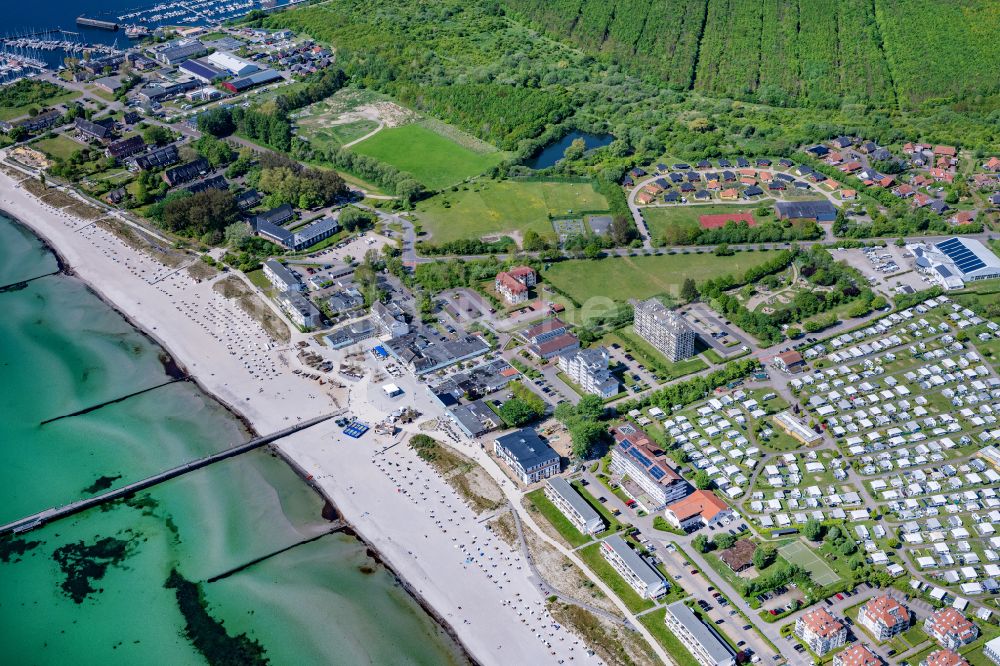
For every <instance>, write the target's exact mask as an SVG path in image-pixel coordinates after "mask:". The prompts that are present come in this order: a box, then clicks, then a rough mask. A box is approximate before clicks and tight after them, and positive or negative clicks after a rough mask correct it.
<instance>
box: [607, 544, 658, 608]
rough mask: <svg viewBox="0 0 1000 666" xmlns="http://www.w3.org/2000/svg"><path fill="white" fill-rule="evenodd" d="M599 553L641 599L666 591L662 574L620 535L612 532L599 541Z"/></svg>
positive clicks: (652, 597)
mask: <svg viewBox="0 0 1000 666" xmlns="http://www.w3.org/2000/svg"><path fill="white" fill-rule="evenodd" d="M601 555H603V556H604V559H606V560H607V561H608V563H609V564H610V565H611V566H612V567H613V568H614V570H615V571H617V572H618V573H619V574H620V575H621V577H622V578H624V579H625V582H626V583H628V584H629V586H630V587H631V588H632V589H633V590H635V591H636V592H637V593H638V594H639V596H641V597H642V598H643V599H656V598H658V597H662V596H663V595H664V594H666V593H667V581H665V580H664V579H663V576H661V575H660V573H659V572H658V571H657V570H656V569H654V568H653V567H651V566H650V565H649V562H647V561H646V560H644V559H642V557H641V556H640V555H639V553H637V552H635V551H634V550H632V547H631V546H630V545H628V543H626V541H625V539H623V538H621V536H620V535H618V534H612V535H611V536H609V537H608V538H607V539H605V540H604V541H602V542H601Z"/></svg>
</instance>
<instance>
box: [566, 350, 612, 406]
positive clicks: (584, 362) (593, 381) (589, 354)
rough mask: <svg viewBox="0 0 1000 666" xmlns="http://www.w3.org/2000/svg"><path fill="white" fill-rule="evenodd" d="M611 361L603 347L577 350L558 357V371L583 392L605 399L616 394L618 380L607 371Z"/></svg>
mask: <svg viewBox="0 0 1000 666" xmlns="http://www.w3.org/2000/svg"><path fill="white" fill-rule="evenodd" d="M610 360H611V356H610V354H608V350H607V349H605V348H604V347H593V348H591V349H577V350H575V351H571V352H568V353H566V354H563V355H562V356H560V357H559V369H560V370H562V371H563V372H565V373H566V376H567V377H569V378H570V379H571V380H572V381H573V382H574V383H575V384H576V385H577V386H579V387H580V388H581V389H582V390H583V391H584V392H586V393H592V394H593V395H596V396H600V397H601V398H604V399H607V398H610V397H612V396H614V395H617V394H618V390H619V386H620V385H619V383H618V379H617V378H616V377H615V376H614V375H612V374H611V371H610V370H608V362H609V361H610Z"/></svg>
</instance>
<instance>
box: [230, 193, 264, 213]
mask: <svg viewBox="0 0 1000 666" xmlns="http://www.w3.org/2000/svg"><path fill="white" fill-rule="evenodd" d="M263 198H264V197H262V196H261V194H260V192H258V191H257V190H254V189H249V190H243V191H242V192H240V193H239V194H237V195H236V206H237V208H239V209H240V210H249V209H251V208H253V207H254V206H256V205H257V204H259V203H260V202H261V200H262V199H263Z"/></svg>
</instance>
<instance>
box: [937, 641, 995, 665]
mask: <svg viewBox="0 0 1000 666" xmlns="http://www.w3.org/2000/svg"><path fill="white" fill-rule="evenodd" d="M983 656H985V657H986V658H987V659H989V660H990V661H992V662H993V663H994V664H997V665H998V666H1000V637H998V638H994V639H993V640H991V641H987V642H986V645H984V646H983ZM928 659H929V657H928ZM963 661H964V660H963ZM966 664H968V662H966ZM928 666H941V665H939V664H929V665H928Z"/></svg>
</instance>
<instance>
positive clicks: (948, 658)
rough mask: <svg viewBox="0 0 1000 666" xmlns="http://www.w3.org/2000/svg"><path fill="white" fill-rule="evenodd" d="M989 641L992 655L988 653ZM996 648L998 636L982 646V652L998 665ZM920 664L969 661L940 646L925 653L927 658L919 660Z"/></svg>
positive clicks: (957, 665)
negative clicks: (938, 648) (992, 648)
mask: <svg viewBox="0 0 1000 666" xmlns="http://www.w3.org/2000/svg"><path fill="white" fill-rule="evenodd" d="M990 643H993V644H994V646H993V647H994V654H993V655H991V654H990ZM998 650H1000V638H994V639H993V640H992V641H990V642H989V643H987V644H986V645H985V646H984V647H983V654H984V655H985V656H987V657H989V658H990V659H991V660H993V663H994V664H998V665H1000V651H998ZM920 666H969V662H968V661H966V660H965V658H964V657H962V656H961V655H960V654H958V653H957V652H954V651H952V650H947V649H944V648H942V649H940V650H934V652H931V653H930V654H929V655H927V658H926V659H924V660H923V661H921V662H920Z"/></svg>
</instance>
